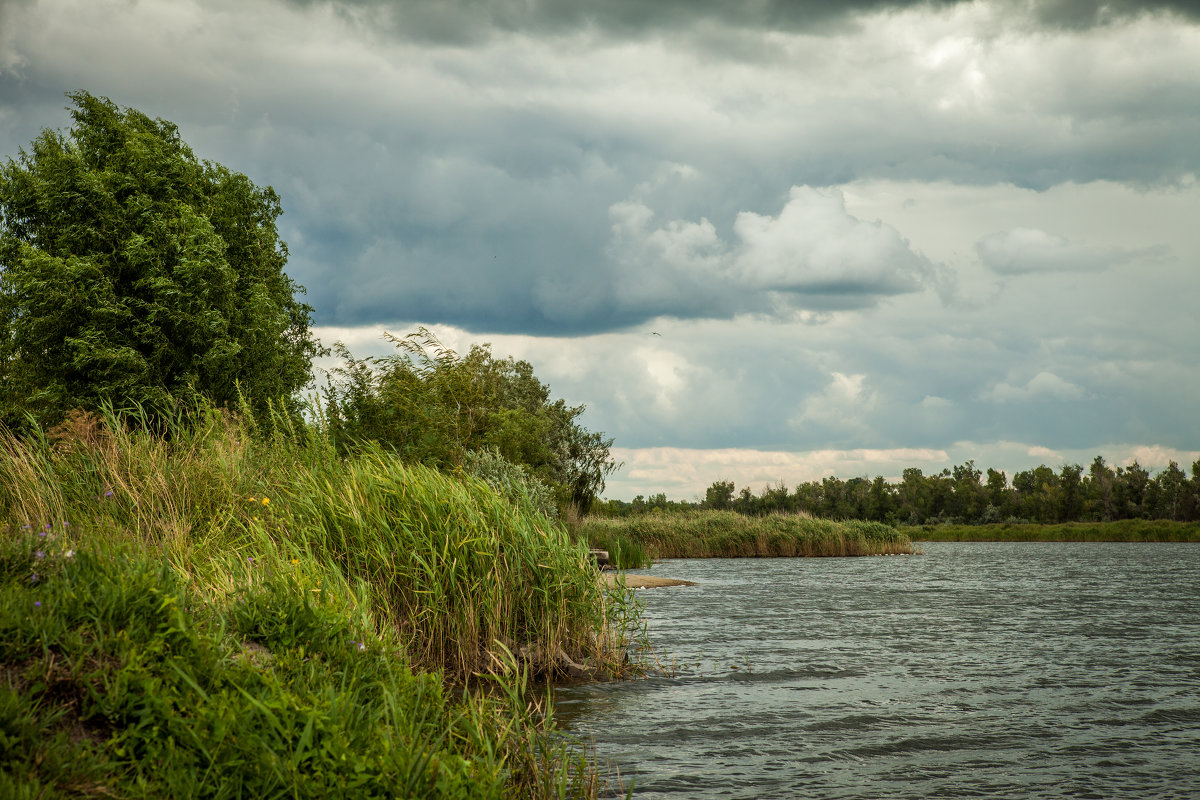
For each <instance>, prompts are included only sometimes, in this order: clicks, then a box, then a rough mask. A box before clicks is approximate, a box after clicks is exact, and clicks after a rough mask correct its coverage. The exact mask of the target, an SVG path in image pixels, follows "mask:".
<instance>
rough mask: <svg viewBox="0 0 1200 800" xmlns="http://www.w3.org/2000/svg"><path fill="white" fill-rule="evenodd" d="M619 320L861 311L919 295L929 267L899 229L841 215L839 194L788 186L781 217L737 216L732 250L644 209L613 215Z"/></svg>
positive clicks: (691, 226)
mask: <svg viewBox="0 0 1200 800" xmlns="http://www.w3.org/2000/svg"><path fill="white" fill-rule="evenodd" d="M609 219H610V221H611V225H612V234H611V239H610V244H609V248H608V252H609V255H610V257H611V258H612V259H613V260H614V262H615V263H616V264H617V270H616V271H615V273H614V276H615V280H616V285H615V286H614V288H613V291H614V295H615V297H616V298H617V301H618V304H619V306H620V307H621V308H622V309H623V310H634V309H636V310H638V311H641V312H642V313H644V314H652V313H653V314H675V315H678V316H684V317H696V316H704V315H705V311H704V309H705V308H707V309H709V313H710V314H711V315H713V316H729V315H732V314H735V313H739V312H748V311H751V312H752V311H758V312H771V313H778V314H781V315H784V316H788V315H790V314H791V313H792V312H795V311H797V310H809V311H812V310H814V309H816V310H820V309H829V308H833V309H837V308H860V307H867V306H871V305H874V304H875V303H876V302H878V301H879V299H880V298H882V297H888V296H894V295H898V294H903V293H907V292H913V291H917V290H919V289H920V288H922V280H923V279H924V278H925V277H926V276H928V275H929V274H930V273H931V272H932V269H933V265H932V264H930V262H929V261H928V260H927V259H926V258H925V257H924V256H922V255H920V254H918V253H916V252H914V251H913V250H912V249H911V248H910V247H909V244H908V242H907V241H905V240H904V238H903V237H902V236H900V234H899V233H898V232H897V231H896V229H895V228H893V227H891V226H889V225H886V224H884V223H882V222H879V221H875V222H866V221H863V220H861V219H858V218H857V217H855V216H853V215H852V214H850V213H848V212H847V211H846V204H845V200H844V198H843V197H842V194H841V192H839V191H837V190H821V189H814V188H812V187H808V186H793V187H792V188H791V190H790V191H789V193H788V198H787V201H786V202H785V204H784V206H783V208H782V209H781V210H780V212H779V214H778V215H777V216H769V215H764V214H758V213H755V212H752V211H741V212H739V213H738V214H737V216H736V218H735V219H734V221H733V226H732V232H733V239H732V240H729V241H727V240H724V239H722V238H721V236H720V235H719V234H718V231H717V228H716V226H715V225H714V224H713V223H712V222H710V221H709V220H708V219H707V218H701V219H700V220H699V221H698V222H695V221H690V220H684V219H674V220H668V221H666V222H663V223H661V224H656V223H655V213H654V211H653V210H652V209H650V208H649V207H648V206H646V205H645V204H644V203H642V202H640V201H634V200H630V201H622V202H620V203H614V204H613V205H612V206H611V207H610V208H609Z"/></svg>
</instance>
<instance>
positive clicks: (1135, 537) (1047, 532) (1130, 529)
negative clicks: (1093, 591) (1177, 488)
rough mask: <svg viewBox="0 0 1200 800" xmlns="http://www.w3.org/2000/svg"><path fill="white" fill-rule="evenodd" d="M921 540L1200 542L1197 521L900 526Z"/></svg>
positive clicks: (1124, 520) (1199, 524)
mask: <svg viewBox="0 0 1200 800" xmlns="http://www.w3.org/2000/svg"><path fill="white" fill-rule="evenodd" d="M901 530H902V531H904V532H905V533H907V534H908V535H909V536H910V537H912V539H913V540H914V541H922V542H1200V523H1196V522H1172V521H1169V520H1145V519H1123V520H1115V521H1113V522H1067V523H1062V524H1057V525H1045V524H1038V523H1011V522H1005V523H996V524H991V525H949V524H943V525H921V526H916V527H902V528H901Z"/></svg>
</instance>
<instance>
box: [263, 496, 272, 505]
mask: <svg viewBox="0 0 1200 800" xmlns="http://www.w3.org/2000/svg"><path fill="white" fill-rule="evenodd" d="M270 503H271V498H269V497H264V498H263V505H264V506H265V505H270Z"/></svg>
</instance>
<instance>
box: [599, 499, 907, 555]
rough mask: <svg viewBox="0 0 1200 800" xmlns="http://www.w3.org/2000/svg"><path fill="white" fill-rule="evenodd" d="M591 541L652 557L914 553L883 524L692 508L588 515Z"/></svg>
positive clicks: (897, 534) (895, 533)
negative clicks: (632, 547)
mask: <svg viewBox="0 0 1200 800" xmlns="http://www.w3.org/2000/svg"><path fill="white" fill-rule="evenodd" d="M581 531H582V534H583V535H584V536H586V537H587V539H588V541H591V542H600V541H604V540H606V539H609V540H611V538H613V537H620V538H621V539H622V540H628V541H631V542H634V543H636V544H637V545H638V546H639V547H641V548H643V549H644V550H645V552H646V553H647V554H648V555H649V557H650V558H741V557H759V556H784V557H794V556H867V555H885V554H899V553H912V552H914V551H913V548H912V543H911V541H910V540H909V538H908V536H906V535H905V534H902V533H899V532H898V531H897V530H896V529H895V528H893V527H891V526H889V525H883V524H881V523H878V522H860V521H849V522H834V521H831V520H827V519H815V518H812V517H808V516H805V515H801V514H767V515H764V516H761V517H750V516H747V515H745V514H738V513H736V512H733V511H716V510H705V511H688V512H663V513H657V514H644V515H640V516H630V517H624V518H612V517H607V518H606V517H597V516H593V517H589V518H588V519H587V520H585V521H584V522H583V524H582V527H581Z"/></svg>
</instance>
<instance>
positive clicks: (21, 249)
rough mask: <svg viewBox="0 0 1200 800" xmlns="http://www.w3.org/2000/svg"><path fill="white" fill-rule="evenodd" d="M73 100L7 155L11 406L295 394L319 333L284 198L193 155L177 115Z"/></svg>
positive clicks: (48, 417)
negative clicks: (55, 125) (290, 250)
mask: <svg viewBox="0 0 1200 800" xmlns="http://www.w3.org/2000/svg"><path fill="white" fill-rule="evenodd" d="M69 97H70V98H71V100H72V101H73V102H74V108H73V109H72V111H71V115H72V118H73V119H74V125H73V126H72V128H71V129H70V131H69V132H68V133H67V134H65V135H64V134H62V133H59V132H56V131H52V130H44V131H43V132H42V133H41V134H40V135H39V136H38V137H37V138H36V139H35V140H34V141H33V143H32V145H31V149H30V151H28V152H27V151H25V150H21V151H20V154H19V156H18V158H17V159H16V160H13V159H11V158H10V159H9V160H8V161H7V163H6V164H5V165H4V166H3V167H2V168H0V419H2V420H4V421H6V422H7V424H8V425H9V426H10V427H11V426H14V425H23V424H24V418H25V416H26V414H30V415H32V416H33V417H34V418H35V419H36V420H38V421H39V422H41V423H42V424H47V425H48V424H53V423H56V422H58V421H59V420H60V419H62V417H63V415H64V414H65V413H66V412H67V411H68V410H69V409H72V408H76V407H82V408H84V409H89V410H97V409H99V408H100V406H101V404H102V403H103V402H105V401H110V402H112V403H113V404H115V405H116V406H117V407H132V406H136V405H141V406H142V407H144V408H166V407H168V406H169V405H170V402H169V398H170V397H175V398H179V399H181V400H183V401H185V403H186V402H192V401H193V400H194V399H195V397H196V396H199V395H203V396H206V397H208V398H211V399H212V400H213V401H215V402H216V403H217V404H218V405H230V406H232V405H234V404H235V403H236V402H237V400H238V395H239V391H240V392H244V393H245V395H246V396H247V397H249V398H250V401H251V403H252V404H253V405H254V406H255V409H256V410H257V411H259V412H264V411H265V408H266V403H267V401H268V399H278V398H288V397H290V396H291V395H292V394H293V392H295V391H296V390H298V389H299V388H300V387H302V386H303V385H304V384H306V383H307V382H308V380H309V379H310V376H311V366H310V364H311V359H312V357H313V356H314V355H315V354H317V352H318V351H319V346H318V344H317V343H316V342H315V341H314V339H313V338H312V337H311V335H310V333H309V325H310V314H311V311H312V309H311V307H310V306H308V305H306V304H304V303H301V302H298V301H297V300H296V299H295V294H296V293H297V292H302V291H303V288H302V287H300V286H299V285H297V284H296V283H295V282H294V281H292V280H291V279H289V278H288V277H287V275H285V274H284V272H283V267H284V264H285V263H286V260H287V248H286V246H285V245H284V243H283V242H281V241H280V240H279V238H278V234H277V232H276V227H275V220H276V218H277V217H278V216H279V215H280V213H281V208H280V203H279V197H278V196H277V195H276V194H275V192H274V191H273V190H272V189H271V188H270V187H267V188H265V189H263V188H259V187H257V186H255V185H254V184H253V183H252V182H251V181H250V180H249V179H248V178H247V177H246V176H245V175H242V174H240V173H237V172H233V171H231V170H229V169H227V168H226V167H224V166H221V165H220V164H215V163H213V162H210V161H199V160H197V158H196V157H195V155H193V153H192V151H191V149H190V148H189V147H188V146H187V144H185V143H184V142H183V141H182V140H181V139H180V136H179V132H178V129H177V128H176V126H175V125H173V124H172V123H170V122H167V121H165V120H161V119H157V120H152V119H150V118H149V117H147V116H145V115H144V114H142V113H140V112H138V111H135V110H133V109H129V108H126V109H121V108H118V107H117V106H116V105H114V104H113V103H112V102H111V101H109V100H107V99H105V98H97V97H93V96H92V95H90V94H88V93H87V92H76V93H73V94H70V95H69Z"/></svg>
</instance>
